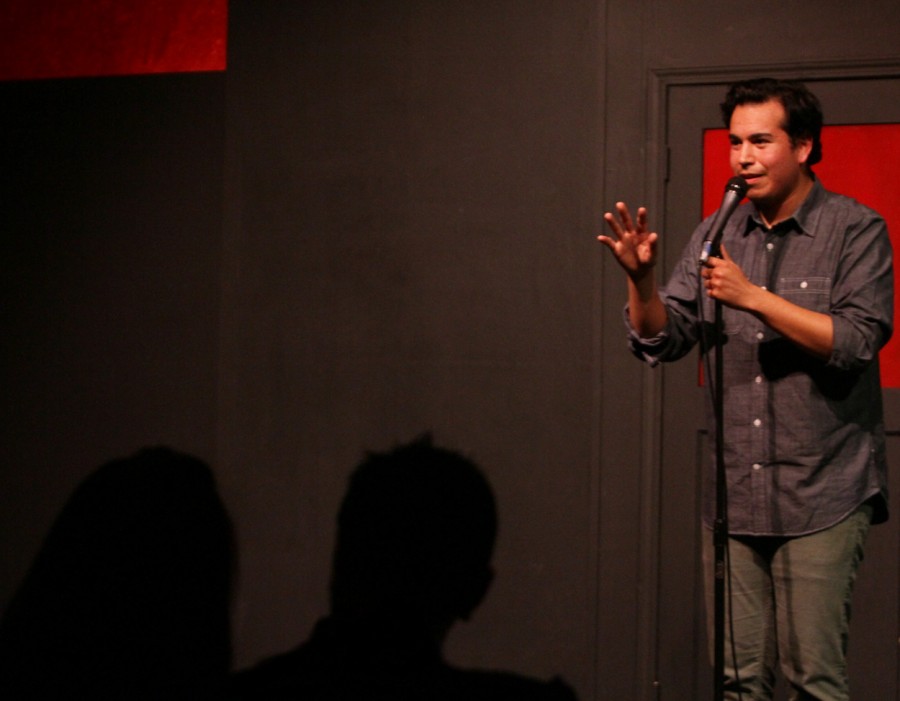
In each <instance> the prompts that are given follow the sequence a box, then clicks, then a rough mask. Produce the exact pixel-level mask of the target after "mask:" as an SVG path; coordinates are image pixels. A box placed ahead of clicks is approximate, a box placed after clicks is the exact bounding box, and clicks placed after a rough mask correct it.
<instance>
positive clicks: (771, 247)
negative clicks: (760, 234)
mask: <svg viewBox="0 0 900 701" xmlns="http://www.w3.org/2000/svg"><path fill="white" fill-rule="evenodd" d="M773 248H775V244H774V243H772V242H771V241H770V242H769V243H767V244H766V249H767V250H769V251H771V250H772V249H773Z"/></svg>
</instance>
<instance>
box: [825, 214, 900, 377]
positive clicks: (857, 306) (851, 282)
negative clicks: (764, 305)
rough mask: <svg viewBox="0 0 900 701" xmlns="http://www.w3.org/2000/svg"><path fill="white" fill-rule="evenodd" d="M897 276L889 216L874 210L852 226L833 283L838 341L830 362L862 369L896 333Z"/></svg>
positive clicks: (835, 329) (838, 366)
mask: <svg viewBox="0 0 900 701" xmlns="http://www.w3.org/2000/svg"><path fill="white" fill-rule="evenodd" d="M893 290H894V275H893V264H892V251H891V243H890V239H889V237H888V233H887V227H886V226H885V223H884V220H883V219H881V217H879V216H877V215H876V214H875V213H874V212H872V213H870V214H869V215H868V216H865V217H862V218H861V219H859V220H858V221H856V222H855V223H854V224H853V225H851V226H850V227H849V228H848V230H847V232H846V238H845V244H844V250H843V252H842V255H841V261H840V264H839V268H838V271H837V276H836V279H835V281H834V286H833V287H832V295H831V308H830V310H829V314H830V316H831V318H832V322H833V324H834V346H833V349H832V354H831V357H830V358H829V361H828V363H829V365H831V366H832V367H835V368H838V369H841V370H848V371H859V370H862V369H863V368H864V367H865V366H867V365H868V364H869V363H871V362H872V361H873V360H875V358H877V357H878V351H879V350H881V348H882V347H883V346H884V344H886V343H887V342H888V340H889V339H890V337H891V334H892V333H893V319H894V296H893Z"/></svg>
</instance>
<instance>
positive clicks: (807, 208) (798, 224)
mask: <svg viewBox="0 0 900 701" xmlns="http://www.w3.org/2000/svg"><path fill="white" fill-rule="evenodd" d="M824 192H825V189H824V188H823V187H822V183H820V182H819V179H818V178H816V177H815V176H813V186H812V190H810V191H809V194H808V195H807V196H806V199H805V200H803V202H802V203H801V204H800V206H799V207H797V209H796V211H795V212H794V213H793V214H792V215H791V216H789V217H788V218H787V219H785V220H784V221H781V222H779V223H778V224H776V225H775V226H774V227H773V229H774V230H778V231H785V230H788V229H794V230H796V231H799V232H800V233H801V234H805V235H806V236H813V237H814V236H815V235H816V231H815V226H814V222H813V219H814V216H815V212H816V206H817V204H818V202H819V201H820V200H821V199H822V196H823V193H824ZM756 228H759V229H762V230H763V231H766V230H768V227H767V226H766V224H765V222H764V221H763V220H762V217H761V216H760V214H759V211H758V210H757V209H756V207H753V206H752V205H751V207H749V208H748V213H747V218H746V221H745V223H744V235H745V236H746V235H747V234H749V233H750V232H751V231H752V230H753V229H756Z"/></svg>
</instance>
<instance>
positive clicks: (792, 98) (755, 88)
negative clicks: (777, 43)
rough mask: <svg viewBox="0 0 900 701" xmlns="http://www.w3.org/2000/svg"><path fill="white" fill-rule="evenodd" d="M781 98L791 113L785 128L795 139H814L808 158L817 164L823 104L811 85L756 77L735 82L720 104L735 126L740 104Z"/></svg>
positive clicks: (728, 122) (810, 162)
mask: <svg viewBox="0 0 900 701" xmlns="http://www.w3.org/2000/svg"><path fill="white" fill-rule="evenodd" d="M769 100H778V101H779V102H780V103H781V105H782V106H783V107H784V111H785V114H786V115H787V124H785V125H784V130H785V131H786V132H787V134H788V136H790V137H791V143H796V142H797V141H798V140H799V139H810V140H811V141H812V150H811V151H810V153H809V158H808V159H807V161H806V165H807V166H814V165H815V164H816V163H818V162H819V161H821V160H822V140H821V136H822V105H821V104H820V103H819V99H818V98H817V97H816V96H815V95H813V94H812V93H811V92H810V91H809V90H808V89H807V87H806V86H805V85H804V84H803V83H801V82H799V81H794V80H777V79H775V78H754V79H752V80H742V81H739V82H737V83H734V84H733V85H732V86H731V87H730V88H729V89H728V94H727V95H726V96H725V101H724V102H723V103H722V104H721V105H720V106H719V107H720V108H721V110H722V119H723V121H724V122H725V126H726V127H730V126H731V115H732V114H733V113H734V110H735V108H736V107H738V106H739V105H746V104H762V103H764V102H768V101H769Z"/></svg>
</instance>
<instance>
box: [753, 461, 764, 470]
mask: <svg viewBox="0 0 900 701" xmlns="http://www.w3.org/2000/svg"><path fill="white" fill-rule="evenodd" d="M753 469H754V470H759V469H762V465H760V464H759V463H758V462H755V463H753Z"/></svg>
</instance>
